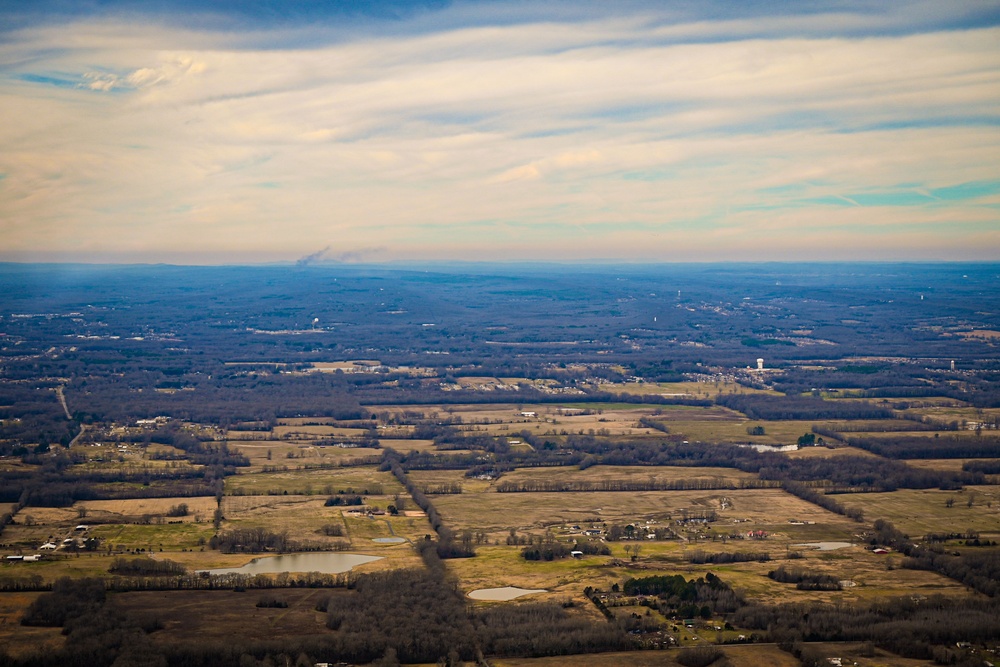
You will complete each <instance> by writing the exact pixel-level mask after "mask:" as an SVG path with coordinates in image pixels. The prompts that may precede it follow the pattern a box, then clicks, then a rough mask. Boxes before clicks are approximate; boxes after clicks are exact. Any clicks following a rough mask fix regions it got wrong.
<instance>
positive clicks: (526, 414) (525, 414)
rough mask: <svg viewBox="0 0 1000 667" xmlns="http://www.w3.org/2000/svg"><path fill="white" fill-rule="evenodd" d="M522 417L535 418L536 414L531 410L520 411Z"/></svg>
mask: <svg viewBox="0 0 1000 667" xmlns="http://www.w3.org/2000/svg"><path fill="white" fill-rule="evenodd" d="M521 416H522V417H537V416H538V413H537V412H534V411H532V410H521Z"/></svg>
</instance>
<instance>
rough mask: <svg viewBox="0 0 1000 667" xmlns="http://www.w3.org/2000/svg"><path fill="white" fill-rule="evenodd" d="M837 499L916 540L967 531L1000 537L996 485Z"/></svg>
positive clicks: (859, 494) (900, 491)
mask: <svg viewBox="0 0 1000 667" xmlns="http://www.w3.org/2000/svg"><path fill="white" fill-rule="evenodd" d="M970 498H971V499H972V506H971V507H969V499H970ZM949 499H950V500H951V501H952V505H951V507H948V501H949ZM837 500H839V501H840V502H841V503H842V504H844V505H846V506H848V507H860V508H862V509H863V510H864V511H865V516H866V517H869V520H873V519H877V518H881V519H885V520H887V521H890V522H891V523H892V524H893V525H895V526H896V528H898V529H900V530H902V531H903V532H904V533H907V534H908V535H910V536H911V537H913V538H914V539H919V538H920V537H922V536H923V535H926V534H927V533H954V532H960V533H964V532H965V531H966V530H974V531H977V532H980V533H983V536H984V537H986V536H987V534H989V535H998V534H1000V490H998V488H997V487H995V486H969V487H966V488H965V489H963V490H961V491H940V490H938V489H921V490H914V489H899V490H897V491H892V492H891V493H858V494H852V495H842V496H837Z"/></svg>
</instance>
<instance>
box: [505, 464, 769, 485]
mask: <svg viewBox="0 0 1000 667" xmlns="http://www.w3.org/2000/svg"><path fill="white" fill-rule="evenodd" d="M755 479H757V475H756V474H754V473H748V472H743V471H741V470H736V469H735V468H699V467H686V466H657V467H653V466H591V467H590V468H587V469H586V470H580V469H579V468H578V467H576V466H572V467H563V468H518V469H516V470H513V471H511V472H508V473H505V474H504V476H503V478H502V479H501V480H500V481H509V482H530V481H539V482H542V481H545V482H555V483H559V482H593V483H598V482H608V481H615V480H622V481H629V480H632V481H642V482H646V481H650V482H658V483H669V482H674V481H678V480H706V481H709V480H711V481H719V482H721V483H732V484H737V485H738V484H739V483H740V481H742V480H755ZM491 486H495V484H493V485H491Z"/></svg>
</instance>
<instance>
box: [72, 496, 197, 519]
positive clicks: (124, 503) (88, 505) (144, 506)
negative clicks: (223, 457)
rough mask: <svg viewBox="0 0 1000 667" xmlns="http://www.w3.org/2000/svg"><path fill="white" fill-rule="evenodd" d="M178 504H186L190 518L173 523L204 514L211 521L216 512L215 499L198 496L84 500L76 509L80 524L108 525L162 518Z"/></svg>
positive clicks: (188, 517)
mask: <svg viewBox="0 0 1000 667" xmlns="http://www.w3.org/2000/svg"><path fill="white" fill-rule="evenodd" d="M179 505H187V507H188V515H187V516H182V517H170V521H195V520H196V518H195V517H196V516H198V515H201V516H205V517H208V518H211V516H212V512H213V511H214V510H215V498H212V497H208V496H195V497H193V498H136V499H130V500H81V501H80V502H78V503H76V505H74V506H73V508H74V510H76V512H77V514H80V515H82V516H83V517H84V518H81V519H80V520H79V521H78V522H77V523H87V522H88V521H90V522H93V523H97V522H99V523H107V522H110V521H115V520H121V519H123V518H128V519H131V518H133V517H142V516H144V515H148V516H163V517H165V516H166V515H167V513H168V512H169V511H170V510H171V509H172V508H175V507H177V506H179Z"/></svg>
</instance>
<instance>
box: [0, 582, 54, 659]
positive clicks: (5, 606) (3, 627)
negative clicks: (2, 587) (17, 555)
mask: <svg viewBox="0 0 1000 667" xmlns="http://www.w3.org/2000/svg"><path fill="white" fill-rule="evenodd" d="M39 595H41V593H0V649H2V650H3V651H4V652H5V653H7V654H9V655H11V656H13V657H16V658H22V657H26V656H28V655H31V654H33V653H36V652H38V653H44V652H45V650H46V649H57V648H61V647H62V645H63V644H64V643H65V639H64V638H63V636H62V629H61V628H33V627H28V626H24V625H21V616H22V615H23V614H24V611H25V610H26V609H27V608H28V606H29V605H31V603H32V602H34V600H35V598H37V597H38V596H39Z"/></svg>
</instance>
